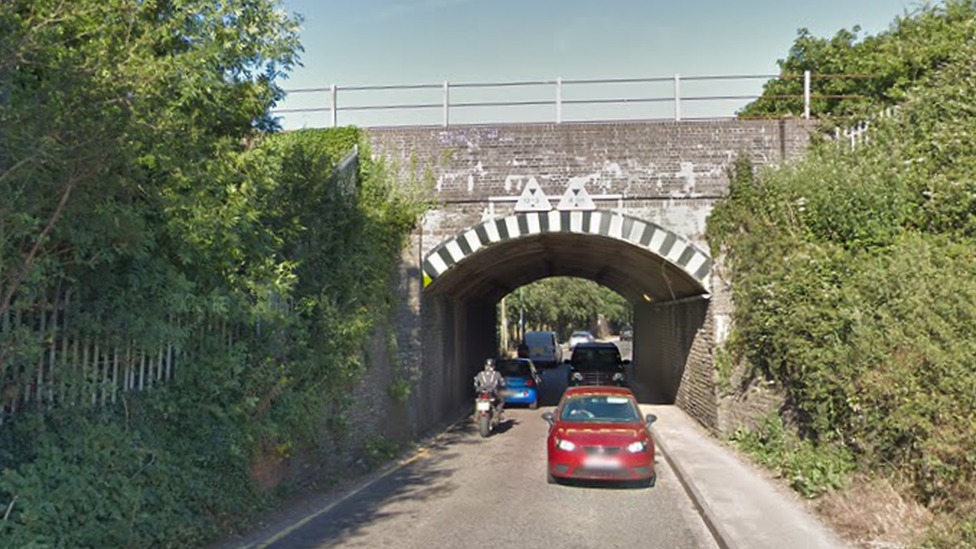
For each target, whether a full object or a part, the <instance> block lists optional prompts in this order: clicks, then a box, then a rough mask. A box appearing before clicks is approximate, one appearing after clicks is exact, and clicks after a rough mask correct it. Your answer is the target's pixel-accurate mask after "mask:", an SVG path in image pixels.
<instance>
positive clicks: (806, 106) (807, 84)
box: [803, 71, 810, 120]
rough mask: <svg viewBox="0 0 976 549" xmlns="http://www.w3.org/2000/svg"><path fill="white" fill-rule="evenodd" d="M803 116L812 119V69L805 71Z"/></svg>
mask: <svg viewBox="0 0 976 549" xmlns="http://www.w3.org/2000/svg"><path fill="white" fill-rule="evenodd" d="M803 118H804V119H806V120H809V119H810V71H803Z"/></svg>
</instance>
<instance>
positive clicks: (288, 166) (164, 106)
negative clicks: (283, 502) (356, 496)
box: [0, 0, 424, 549]
mask: <svg viewBox="0 0 976 549" xmlns="http://www.w3.org/2000/svg"><path fill="white" fill-rule="evenodd" d="M296 24H297V22H296V21H293V20H291V19H289V18H288V17H286V16H285V15H284V13H283V11H282V10H280V9H279V6H278V5H277V4H276V3H275V2H273V1H271V0H267V1H264V0H260V1H251V0H248V1H237V0H230V1H227V2H220V3H219V4H215V3H212V2H205V1H195V0H189V1H186V2H180V3H178V4H173V3H171V2H142V1H136V0H77V1H73V2H61V1H55V0H30V1H26V0H24V1H21V0H13V1H11V2H4V3H2V4H0V29H3V32H0V128H2V129H0V196H2V197H3V200H2V201H0V298H2V307H0V316H2V317H3V318H5V319H9V318H15V317H17V316H18V315H21V314H23V315H24V316H25V317H26V316H28V315H32V314H34V315H36V314H38V311H44V310H45V309H46V308H50V307H52V304H53V303H56V302H57V303H60V305H61V306H62V307H63V313H62V314H63V315H65V316H67V317H68V318H70V319H71V321H70V322H69V323H68V325H67V327H66V328H65V329H64V331H63V333H60V334H59V335H58V336H57V337H61V338H68V337H70V338H72V340H77V339H88V340H92V341H99V342H103V344H104V345H123V346H124V345H131V346H132V347H133V348H135V349H139V350H142V351H145V352H146V353H149V354H150V355H153V354H155V353H156V352H158V351H159V350H160V349H162V348H163V347H164V346H166V345H168V344H173V345H175V348H176V350H177V352H178V354H179V359H178V361H177V362H176V368H175V377H174V379H173V380H172V381H171V382H170V383H168V384H165V385H156V386H155V387H154V388H153V389H152V391H148V392H142V393H125V392H122V393H120V394H119V399H118V402H117V404H115V405H111V404H109V405H106V406H103V407H87V406H83V405H81V404H80V403H79V404H76V405H74V406H72V405H70V402H68V403H64V404H62V403H60V402H55V403H53V404H44V405H39V404H37V403H36V402H35V403H34V404H33V405H31V404H29V403H28V405H27V406H26V407H23V406H22V407H21V409H20V410H19V411H18V413H17V414H16V415H15V416H13V417H12V418H9V417H8V418H6V419H7V421H6V423H4V424H3V425H2V427H0V471H2V472H0V547H4V548H6V547H9V548H17V549H23V548H72V549H74V548H93V549H94V548H109V547H120V548H121V547H125V548H138V547H173V548H176V547H197V546H200V545H202V544H204V543H205V542H206V541H207V540H209V539H211V538H212V537H213V536H215V535H216V534H217V533H219V532H220V531H223V530H226V529H228V528H233V527H234V526H235V525H238V524H243V523H246V522H247V521H248V518H249V517H251V516H253V514H254V513H255V512H256V510H257V509H260V507H261V504H262V503H263V502H264V499H265V498H266V497H267V496H265V495H264V493H263V492H262V491H260V490H258V487H257V485H256V483H255V482H254V480H252V478H251V474H250V473H251V467H252V463H253V462H254V459H255V458H256V457H260V456H261V455H262V454H264V453H267V452H273V453H276V455H279V457H287V456H288V455H291V454H292V453H293V452H295V451H297V450H300V449H308V448H315V447H316V445H317V444H318V443H319V442H320V440H321V437H322V436H323V432H324V431H325V430H326V429H327V428H329V427H334V428H335V430H336V431H337V432H339V433H341V431H342V430H343V421H342V418H343V417H344V415H343V406H344V403H345V401H344V395H345V393H346V392H347V390H346V389H347V388H348V386H349V384H350V383H352V382H353V381H354V380H355V379H356V377H357V375H358V373H359V372H360V371H361V369H362V368H364V367H365V365H364V356H365V349H366V347H367V345H366V343H367V341H368V339H369V338H370V336H371V334H373V333H374V332H375V330H376V329H377V327H378V326H380V325H381V324H382V323H383V322H384V321H385V317H386V315H387V314H388V312H389V310H390V306H391V303H392V299H393V298H392V293H391V280H392V277H393V276H395V272H396V270H395V269H396V266H397V263H398V261H399V258H400V251H401V249H402V244H403V238H404V236H405V235H406V233H407V232H409V231H410V230H411V229H412V227H413V226H414V224H415V222H416V220H417V218H418V215H419V214H420V213H421V212H422V210H423V208H424V204H423V203H422V202H421V201H420V200H418V196H419V195H417V194H413V193H412V189H414V188H415V187H413V186H411V182H401V181H397V176H396V174H395V171H394V170H393V169H392V168H391V167H388V166H387V165H386V164H384V163H383V162H382V161H373V160H372V159H371V155H370V152H369V150H368V147H367V146H366V143H365V140H364V139H363V137H362V136H361V135H360V133H359V132H358V131H357V130H355V129H351V128H347V129H340V130H331V131H302V132H293V133H288V134H283V135H273V134H269V133H267V130H271V129H273V128H274V125H275V124H274V121H273V119H271V118H270V117H269V116H268V110H269V108H270V107H272V106H273V105H274V102H275V101H276V100H277V99H278V98H280V93H281V92H280V89H279V88H278V87H277V86H276V84H275V79H276V78H278V77H280V76H281V75H282V73H283V72H284V71H287V70H288V68H289V67H291V66H292V65H293V64H294V63H295V62H296V55H297V52H298V44H297V35H296V29H297V27H296ZM354 145H359V147H360V152H361V154H360V156H359V159H360V163H359V165H358V170H356V171H357V175H358V182H357V181H353V180H352V179H351V178H350V177H347V176H346V175H343V174H339V173H337V171H336V163H337V161H338V160H340V159H341V158H342V157H343V156H344V155H346V154H347V153H348V152H350V151H351V150H352V148H353V146H354ZM66 290H70V292H71V299H70V301H69V302H67V303H66V302H65V300H64V298H63V296H64V295H65V291H66ZM50 343H51V342H50V341H48V340H45V339H44V338H41V337H38V334H37V333H36V331H34V330H33V328H32V327H30V326H29V325H26V324H25V325H23V326H21V329H19V330H15V329H5V330H0V384H2V389H3V390H2V392H0V393H2V396H3V398H4V399H11V398H13V399H20V398H21V395H23V394H24V391H26V390H28V389H29V388H31V387H32V383H33V380H34V379H35V376H36V371H37V364H38V358H39V356H41V355H40V353H41V351H42V350H43V349H44V348H46V346H48V345H50ZM61 360H64V357H62V358H61ZM58 373H59V376H61V377H60V378H59V379H58V381H57V383H58V384H59V385H60V386H61V387H66V388H67V390H68V391H70V392H71V393H70V394H74V395H76V396H85V397H86V398H87V395H89V394H91V393H92V391H94V390H95V389H96V388H98V387H99V386H98V385H97V384H98V383H100V381H99V380H97V379H94V380H93V379H91V378H88V377H86V376H84V375H83V374H72V368H70V367H69V365H68V364H62V366H61V367H60V368H59V369H58ZM4 403H9V401H8V400H4ZM327 408H328V409H331V410H332V414H331V415H330V416H329V417H328V418H326V420H327V421H325V420H323V413H324V410H325V409H327ZM323 423H324V425H323ZM388 449H389V445H388V444H376V443H374V444H372V446H370V447H368V448H366V449H364V450H363V452H365V454H364V455H367V456H369V455H386V453H388Z"/></svg>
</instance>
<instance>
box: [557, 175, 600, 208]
mask: <svg viewBox="0 0 976 549" xmlns="http://www.w3.org/2000/svg"><path fill="white" fill-rule="evenodd" d="M586 181H587V180H586V179H583V178H580V179H573V180H570V182H569V187H568V188H567V189H566V193H565V194H564V195H563V198H562V200H560V201H559V206H556V209H558V210H561V211H566V210H595V209H596V204H595V203H594V202H593V199H592V198H590V193H588V192H586V188H585V186H586Z"/></svg>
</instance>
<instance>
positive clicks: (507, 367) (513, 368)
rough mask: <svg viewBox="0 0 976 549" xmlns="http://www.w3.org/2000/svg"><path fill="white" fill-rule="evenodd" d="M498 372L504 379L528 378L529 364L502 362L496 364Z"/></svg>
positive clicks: (512, 361) (514, 361)
mask: <svg viewBox="0 0 976 549" xmlns="http://www.w3.org/2000/svg"><path fill="white" fill-rule="evenodd" d="M498 372H499V373H501V374H502V375H503V376H505V377H529V376H531V375H532V374H531V372H530V370H529V363H528V362H522V361H519V360H503V361H501V362H499V363H498Z"/></svg>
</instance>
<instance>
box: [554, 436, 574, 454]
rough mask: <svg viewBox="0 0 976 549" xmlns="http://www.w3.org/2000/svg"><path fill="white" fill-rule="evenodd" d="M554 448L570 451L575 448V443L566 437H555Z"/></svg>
mask: <svg viewBox="0 0 976 549" xmlns="http://www.w3.org/2000/svg"><path fill="white" fill-rule="evenodd" d="M556 448H559V449H560V450H565V451H567V452H572V451H573V450H575V449H576V445H575V444H573V443H572V442H570V441H568V440H566V439H563V438H557V439H556Z"/></svg>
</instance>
